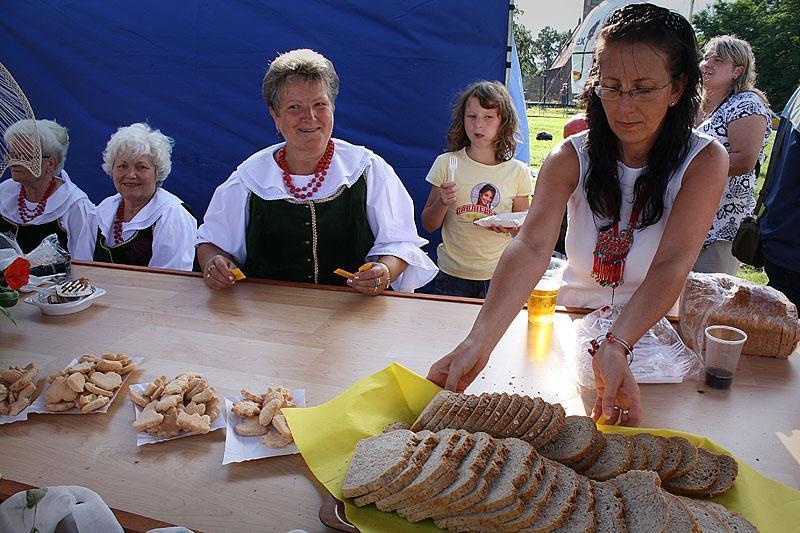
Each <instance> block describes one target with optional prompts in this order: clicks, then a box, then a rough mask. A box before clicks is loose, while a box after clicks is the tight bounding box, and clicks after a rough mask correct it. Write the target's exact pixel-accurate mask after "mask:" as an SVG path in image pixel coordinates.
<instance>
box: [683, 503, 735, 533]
mask: <svg viewBox="0 0 800 533" xmlns="http://www.w3.org/2000/svg"><path fill="white" fill-rule="evenodd" d="M680 501H681V502H683V504H684V505H685V506H686V508H687V509H688V510H689V512H690V513H691V514H692V518H694V521H695V524H697V527H698V529H699V530H700V531H702V532H703V533H706V532H709V533H717V532H727V531H730V530H731V529H730V528H729V527H728V526H727V525H726V524H725V522H724V521H723V520H722V517H721V516H720V515H719V514H718V513H717V512H716V511H715V510H713V509H711V508H710V507H706V506H705V505H703V502H700V501H697V500H693V499H691V498H683V497H681V498H680Z"/></svg>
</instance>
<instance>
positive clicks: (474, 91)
mask: <svg viewBox="0 0 800 533" xmlns="http://www.w3.org/2000/svg"><path fill="white" fill-rule="evenodd" d="M473 96H474V97H475V98H477V99H478V103H479V104H480V105H481V107H482V108H484V109H495V110H497V115H498V116H499V117H500V128H499V129H498V131H497V139H495V142H494V157H495V159H496V160H497V161H508V160H509V159H511V158H512V157H514V151H515V150H516V149H517V141H516V139H515V138H514V136H515V135H516V134H517V133H518V131H517V130H518V129H519V121H518V120H517V111H516V110H515V109H514V103H513V102H512V101H511V95H510V94H508V89H506V87H505V85H503V84H502V83H500V82H499V81H483V80H481V81H476V82H475V83H473V84H472V85H470V86H469V87H467V89H466V90H465V91H464V92H463V93H461V95H460V96H459V97H458V101H457V102H456V105H455V106H453V120H452V121H451V122H450V129H449V130H448V131H447V143H448V147H447V150H448V151H450V152H457V151H458V150H461V149H462V148H465V147H467V146H469V145H470V142H469V137H467V130H466V129H464V112H465V111H466V109H467V101H468V100H469V99H470V98H471V97H473Z"/></svg>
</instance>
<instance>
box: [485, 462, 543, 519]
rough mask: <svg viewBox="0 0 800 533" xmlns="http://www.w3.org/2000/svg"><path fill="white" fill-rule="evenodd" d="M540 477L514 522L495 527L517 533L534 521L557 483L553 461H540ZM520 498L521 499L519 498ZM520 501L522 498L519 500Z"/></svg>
mask: <svg viewBox="0 0 800 533" xmlns="http://www.w3.org/2000/svg"><path fill="white" fill-rule="evenodd" d="M542 466H543V468H542V471H543V473H542V477H541V479H540V480H539V484H538V486H537V488H536V492H534V493H533V494H530V495H529V497H528V499H527V500H524V499H523V500H524V501H523V503H524V509H523V512H522V514H520V515H519V516H518V517H517V518H515V519H514V520H509V521H506V522H504V523H502V524H498V525H497V529H498V530H500V531H517V530H518V529H519V528H521V527H525V526H528V525H530V524H532V523H533V522H535V521H536V519H537V518H538V517H539V515H540V514H541V512H542V511H543V510H544V507H545V506H546V505H547V502H548V501H549V499H550V495H551V494H552V493H553V491H554V490H555V486H556V483H557V482H558V468H557V467H556V463H555V462H553V461H549V460H548V461H544V460H542ZM520 498H521V497H520ZM521 499H522V498H521Z"/></svg>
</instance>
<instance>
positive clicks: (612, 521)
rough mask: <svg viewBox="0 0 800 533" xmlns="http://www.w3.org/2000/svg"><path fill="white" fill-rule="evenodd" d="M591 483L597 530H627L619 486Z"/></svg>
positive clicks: (602, 532) (601, 532) (602, 531)
mask: <svg viewBox="0 0 800 533" xmlns="http://www.w3.org/2000/svg"><path fill="white" fill-rule="evenodd" d="M590 483H591V484H592V492H593V493H594V515H595V519H596V523H597V531H598V532H600V533H604V532H616V531H625V529H626V526H625V517H624V516H623V514H622V500H620V499H619V496H618V494H619V491H618V490H617V487H616V486H615V485H614V484H613V483H604V482H601V481H590ZM676 533H677V532H676Z"/></svg>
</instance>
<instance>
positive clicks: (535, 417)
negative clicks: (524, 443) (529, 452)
mask: <svg viewBox="0 0 800 533" xmlns="http://www.w3.org/2000/svg"><path fill="white" fill-rule="evenodd" d="M546 405H548V404H547V402H545V401H544V400H542V399H541V398H539V397H536V398H531V406H530V412H529V413H528V417H527V418H526V419H525V420H523V421H522V423H521V424H520V426H519V429H518V430H517V434H516V435H515V436H516V437H517V438H520V439H521V438H522V437H524V436H525V435H527V434H528V432H529V431H530V430H531V428H532V427H533V426H534V424H536V423H537V422H538V421H539V419H540V418H541V417H542V413H544V408H545V406H546ZM548 420H549V418H548Z"/></svg>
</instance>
